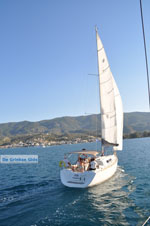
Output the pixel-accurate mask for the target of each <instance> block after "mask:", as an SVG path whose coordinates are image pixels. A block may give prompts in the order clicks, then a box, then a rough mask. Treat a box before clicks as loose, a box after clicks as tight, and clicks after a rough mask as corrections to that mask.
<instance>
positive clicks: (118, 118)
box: [96, 30, 123, 150]
mask: <svg viewBox="0 0 150 226" xmlns="http://www.w3.org/2000/svg"><path fill="white" fill-rule="evenodd" d="M96 38H97V55H98V72H99V90H100V111H101V133H102V144H103V145H106V146H113V149H114V150H122V133H123V108H122V101H121V96H120V93H119V90H118V88H117V85H116V82H115V80H114V78H113V75H112V72H111V69H110V65H109V63H108V59H107V56H106V53H105V50H104V47H103V44H102V42H101V40H100V37H99V35H98V32H97V30H96Z"/></svg>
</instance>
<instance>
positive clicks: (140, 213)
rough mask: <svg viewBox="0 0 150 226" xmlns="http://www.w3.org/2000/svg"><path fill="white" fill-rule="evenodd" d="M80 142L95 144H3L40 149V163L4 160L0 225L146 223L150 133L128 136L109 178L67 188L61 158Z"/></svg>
mask: <svg viewBox="0 0 150 226" xmlns="http://www.w3.org/2000/svg"><path fill="white" fill-rule="evenodd" d="M82 148H86V149H90V150H92V149H95V148H96V144H95V143H88V144H87V143H86V144H74V145H61V146H51V147H46V148H42V147H32V148H16V149H3V150H2V149H1V150H0V155H38V163H37V164H2V163H1V164H0V226H31V225H32V226H40V225H41V226H46V225H47V226H49V225H51V226H56V225H62V226H65V225H66V226H67V225H68V226H80V225H81V226H98V225H142V224H143V223H144V222H145V220H146V219H147V218H148V216H149V215H150V138H142V139H130V140H124V149H123V151H122V152H118V158H119V163H118V169H117V172H116V174H115V175H114V176H113V177H112V178H111V179H109V180H108V181H106V182H104V183H103V184H100V185H97V186H95V187H91V188H86V189H75V188H67V187H65V186H63V185H62V184H61V182H60V176H59V161H60V160H61V159H63V156H64V153H66V152H70V151H75V150H81V149H82ZM147 225H149V224H147Z"/></svg>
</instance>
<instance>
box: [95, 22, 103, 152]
mask: <svg viewBox="0 0 150 226" xmlns="http://www.w3.org/2000/svg"><path fill="white" fill-rule="evenodd" d="M95 32H96V46H97V67H98V81H99V100H100V101H101V95H100V70H99V66H98V51H99V50H98V41H97V36H98V31H97V26H95ZM101 112H102V111H101V104H100V114H101ZM100 117H101V116H100ZM101 147H102V155H104V145H103V143H102V117H101Z"/></svg>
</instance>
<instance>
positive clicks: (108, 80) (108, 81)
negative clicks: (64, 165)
mask: <svg viewBox="0 0 150 226" xmlns="http://www.w3.org/2000/svg"><path fill="white" fill-rule="evenodd" d="M111 79H112V78H109V79H108V80H107V81H105V82H101V83H100V84H105V83H107V82H109V81H110V80H111Z"/></svg>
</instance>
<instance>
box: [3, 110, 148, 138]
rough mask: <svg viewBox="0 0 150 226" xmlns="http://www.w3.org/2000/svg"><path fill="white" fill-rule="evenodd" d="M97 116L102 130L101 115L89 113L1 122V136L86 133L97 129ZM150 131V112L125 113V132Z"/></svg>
mask: <svg viewBox="0 0 150 226" xmlns="http://www.w3.org/2000/svg"><path fill="white" fill-rule="evenodd" d="M96 118H97V121H98V125H97V127H98V130H99V131H100V126H101V122H100V115H88V116H78V117H61V118H55V119H51V120H42V121H39V122H29V121H22V122H11V123H3V124H0V137H6V136H7V137H10V136H16V135H27V134H41V133H52V134H58V135H61V134H67V133H86V132H88V131H92V132H94V131H96ZM144 131H150V113H149V112H132V113H124V134H130V133H134V132H144Z"/></svg>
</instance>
